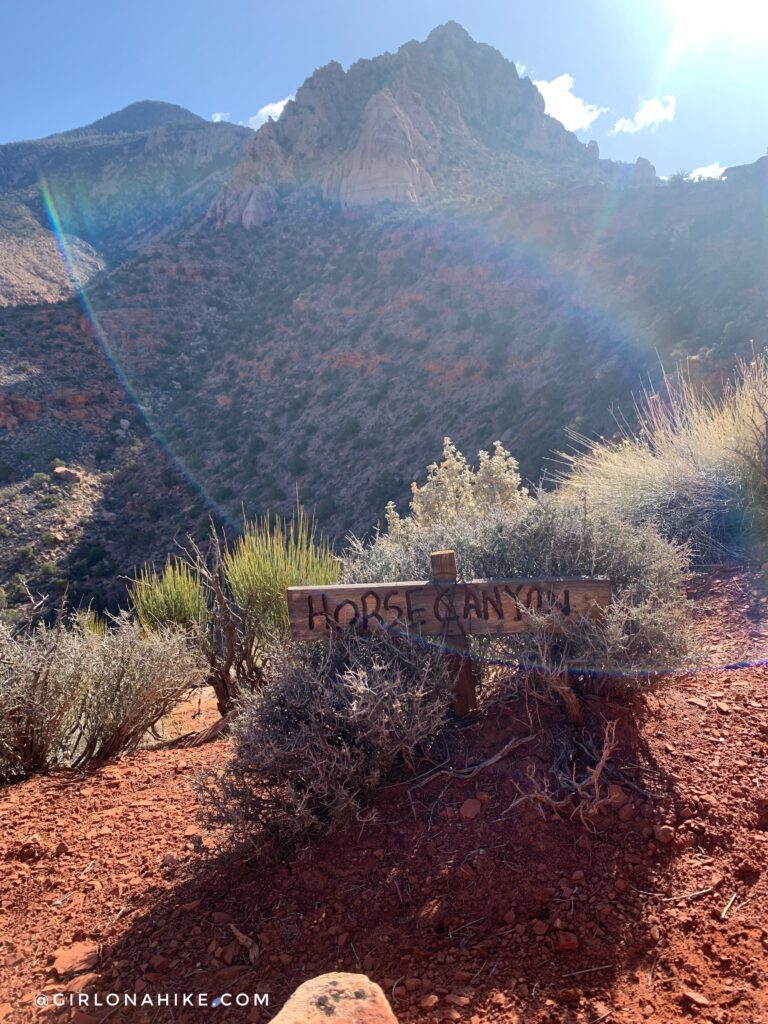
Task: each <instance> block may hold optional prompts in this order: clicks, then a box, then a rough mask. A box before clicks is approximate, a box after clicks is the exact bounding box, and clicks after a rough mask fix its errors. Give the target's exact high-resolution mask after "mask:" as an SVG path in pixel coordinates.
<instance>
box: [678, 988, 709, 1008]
mask: <svg viewBox="0 0 768 1024" xmlns="http://www.w3.org/2000/svg"><path fill="white" fill-rule="evenodd" d="M683 999H687V1000H688V1002H689V1003H693V1004H694V1006H711V1005H712V1004H711V1003H710V1001H709V1000H708V999H707V997H706V996H703V995H702V994H701V992H694V991H693V989H690V988H686V989H683Z"/></svg>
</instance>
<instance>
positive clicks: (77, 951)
mask: <svg viewBox="0 0 768 1024" xmlns="http://www.w3.org/2000/svg"><path fill="white" fill-rule="evenodd" d="M55 957H56V959H55V960H54V961H53V969H54V971H56V973H57V974H58V975H59V977H62V976H64V975H66V974H78V973H79V972H80V971H88V970H90V969H91V967H95V966H96V963H97V962H98V959H99V947H98V945H97V944H96V943H95V942H75V943H74V944H73V945H71V946H69V947H67V948H66V949H59V950H57V951H56V953H55Z"/></svg>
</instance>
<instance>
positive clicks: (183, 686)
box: [0, 618, 202, 780]
mask: <svg viewBox="0 0 768 1024" xmlns="http://www.w3.org/2000/svg"><path fill="white" fill-rule="evenodd" d="M201 679H202V676H201V672H200V670H199V667H198V665H197V662H196V659H195V658H194V656H193V655H192V653H191V652H190V650H189V648H188V645H187V643H186V640H185V638H184V636H183V635H182V634H180V633H177V632H173V631H170V630H160V631H157V632H154V633H147V632H146V631H144V630H143V629H142V628H141V627H140V626H139V625H138V624H135V623H132V622H130V621H128V620H127V619H126V618H122V619H120V620H119V621H118V622H117V623H116V625H115V628H114V629H110V630H107V629H103V630H100V629H94V628H90V627H89V626H86V625H84V624H83V623H82V622H78V621H75V622H72V623H62V622H59V623H57V624H56V625H55V626H53V627H46V626H40V627H39V628H38V629H36V630H35V631H34V632H32V633H28V634H24V635H21V636H17V635H14V634H12V633H11V632H10V630H9V629H7V628H6V627H3V626H2V625H0V778H2V779H6V780H7V779H12V778H19V777H24V776H27V775H29V774H31V773H32V772H35V771H45V770H47V769H49V768H54V767H59V766H66V765H71V766H75V767H83V766H84V765H86V764H89V763H91V762H99V761H104V760H106V759H107V758H110V757H114V756H116V755H117V754H119V753H122V752H123V751H126V750H131V749H134V748H135V747H136V746H138V744H139V742H140V741H141V738H142V736H144V734H145V733H146V731H147V730H148V729H149V728H150V727H151V726H153V725H154V724H155V723H156V722H157V721H158V720H159V719H160V718H162V717H163V715H165V714H166V713H167V712H168V711H170V710H171V708H172V707H173V706H174V705H175V704H176V703H178V701H179V700H180V699H181V697H182V696H183V695H184V694H185V693H186V692H187V691H188V690H189V689H190V688H191V687H192V686H195V685H198V684H199V683H200V682H201Z"/></svg>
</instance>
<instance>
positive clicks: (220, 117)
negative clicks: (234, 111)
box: [211, 110, 232, 124]
mask: <svg viewBox="0 0 768 1024" xmlns="http://www.w3.org/2000/svg"><path fill="white" fill-rule="evenodd" d="M231 116H232V115H231V114H230V113H229V111H227V112H226V113H223V112H222V111H220V110H218V111H216V113H215V114H211V120H212V121H213V122H214V124H218V123H219V121H229V119H230V118H231Z"/></svg>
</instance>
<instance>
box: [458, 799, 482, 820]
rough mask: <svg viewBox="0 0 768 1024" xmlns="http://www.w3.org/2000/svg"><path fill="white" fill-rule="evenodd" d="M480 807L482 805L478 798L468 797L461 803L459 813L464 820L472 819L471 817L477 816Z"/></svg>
mask: <svg viewBox="0 0 768 1024" xmlns="http://www.w3.org/2000/svg"><path fill="white" fill-rule="evenodd" d="M482 809H483V805H482V803H481V802H480V801H479V800H477V799H476V798H475V797H469V799H467V800H465V801H464V803H463V804H462V805H461V808H460V809H459V814H460V815H461V817H462V818H463V819H464V821H472V819H473V818H476V817H477V816H478V814H479V813H480V811H481V810H482Z"/></svg>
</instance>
